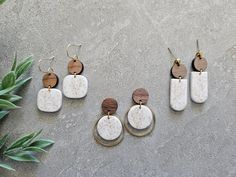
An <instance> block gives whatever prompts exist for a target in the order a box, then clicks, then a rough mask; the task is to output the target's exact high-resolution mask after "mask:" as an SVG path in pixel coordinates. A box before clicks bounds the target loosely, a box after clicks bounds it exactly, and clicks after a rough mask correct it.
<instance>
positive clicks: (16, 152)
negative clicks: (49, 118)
mask: <svg viewBox="0 0 236 177" xmlns="http://www.w3.org/2000/svg"><path fill="white" fill-rule="evenodd" d="M41 132H42V130H40V131H39V132H33V133H30V134H28V135H25V136H23V137H21V138H19V139H17V140H16V141H14V142H13V143H11V144H10V145H9V146H6V143H7V141H8V139H9V135H5V136H3V137H1V138H0V152H1V155H2V156H3V157H6V158H9V159H12V160H14V161H19V162H39V160H38V158H37V157H36V156H35V154H36V153H38V152H47V151H46V150H45V148H47V147H49V146H51V145H53V144H54V141H52V140H48V139H40V138H38V136H39V135H40V133H41ZM0 168H4V169H6V170H11V171H15V169H14V168H12V167H11V166H10V165H8V164H5V163H3V162H1V161H0Z"/></svg>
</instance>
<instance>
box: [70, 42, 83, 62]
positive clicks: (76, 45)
mask: <svg viewBox="0 0 236 177" xmlns="http://www.w3.org/2000/svg"><path fill="white" fill-rule="evenodd" d="M70 47H77V48H78V49H79V50H80V49H81V47H82V44H68V46H67V47H66V54H67V56H68V57H69V58H71V59H75V58H76V59H78V58H79V50H78V52H77V53H76V54H75V56H74V57H72V56H71V55H70V54H69V48H70Z"/></svg>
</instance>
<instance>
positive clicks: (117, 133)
mask: <svg viewBox="0 0 236 177" xmlns="http://www.w3.org/2000/svg"><path fill="white" fill-rule="evenodd" d="M132 98H133V101H134V103H135V105H134V106H132V107H131V108H130V109H129V111H128V113H127V115H126V116H125V119H124V123H122V121H121V119H119V118H118V117H116V116H114V114H115V113H116V110H117V108H118V103H117V101H116V100H115V99H114V98H106V99H105V100H103V102H102V106H101V107H102V111H103V113H104V114H105V116H102V117H101V118H99V119H98V120H97V122H96V124H95V126H94V132H93V134H94V138H95V140H96V141H97V142H98V143H99V144H101V145H103V146H115V145H117V144H119V143H120V142H121V141H122V140H123V137H124V127H125V128H126V130H127V131H128V132H129V133H130V134H131V135H134V136H138V137H142V136H146V135H148V134H149V133H151V132H152V130H153V128H154V126H155V116H154V113H153V112H152V111H151V109H150V108H149V107H148V106H146V105H145V104H146V103H147V101H148V98H149V94H148V92H147V91H146V90H145V89H143V88H139V89H136V90H135V91H134V92H133V95H132ZM123 125H124V126H123Z"/></svg>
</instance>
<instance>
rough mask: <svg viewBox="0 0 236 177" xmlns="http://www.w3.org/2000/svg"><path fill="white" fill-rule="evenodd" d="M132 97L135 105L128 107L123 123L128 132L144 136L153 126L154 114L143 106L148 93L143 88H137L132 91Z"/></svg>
mask: <svg viewBox="0 0 236 177" xmlns="http://www.w3.org/2000/svg"><path fill="white" fill-rule="evenodd" d="M132 97H133V101H134V103H136V105H134V106H132V107H131V108H130V109H129V111H128V113H127V116H126V118H125V121H124V124H125V127H126V129H127V130H128V132H129V133H130V134H132V135H134V136H139V137H140V136H145V135H147V134H149V133H151V132H152V130H153V129H154V127H155V116H154V114H153V112H152V111H151V109H150V108H149V107H147V106H145V104H146V103H147V101H148V98H149V94H148V92H147V91H146V90H145V89H144V88H138V89H136V90H135V91H134V92H133V95H132Z"/></svg>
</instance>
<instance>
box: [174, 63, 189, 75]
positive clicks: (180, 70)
mask: <svg viewBox="0 0 236 177" xmlns="http://www.w3.org/2000/svg"><path fill="white" fill-rule="evenodd" d="M171 74H172V76H173V77H174V78H179V77H181V78H184V77H185V76H186V75H187V68H186V66H185V65H183V64H180V65H178V64H177V63H175V64H174V65H173V66H172V68H171Z"/></svg>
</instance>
